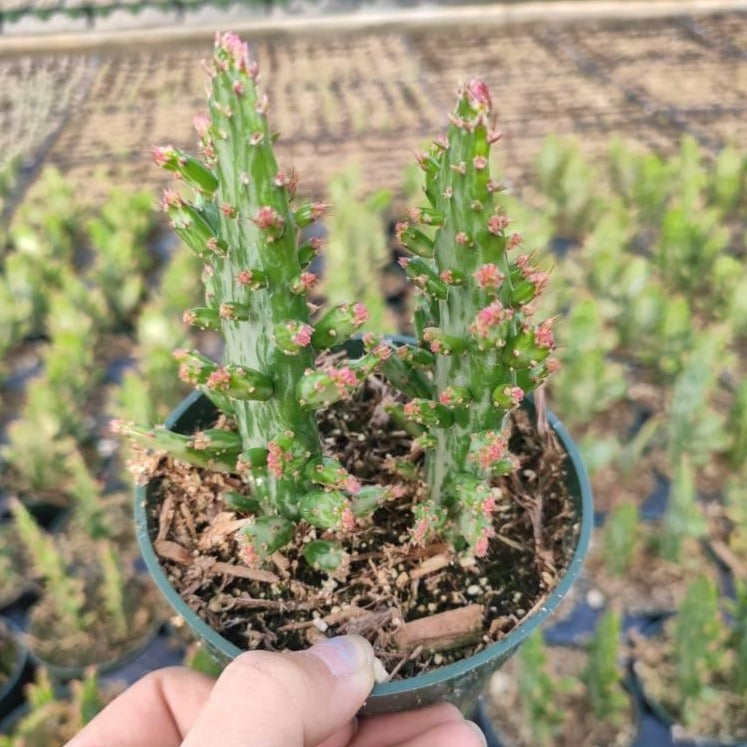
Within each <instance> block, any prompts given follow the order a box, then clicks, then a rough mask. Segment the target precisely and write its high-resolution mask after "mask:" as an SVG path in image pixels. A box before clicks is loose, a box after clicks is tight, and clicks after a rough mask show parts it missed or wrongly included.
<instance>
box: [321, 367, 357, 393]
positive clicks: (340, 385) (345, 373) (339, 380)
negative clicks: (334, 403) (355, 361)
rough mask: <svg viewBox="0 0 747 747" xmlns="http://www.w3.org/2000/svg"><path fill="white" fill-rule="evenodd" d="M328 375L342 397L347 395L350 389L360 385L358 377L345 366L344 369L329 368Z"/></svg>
mask: <svg viewBox="0 0 747 747" xmlns="http://www.w3.org/2000/svg"><path fill="white" fill-rule="evenodd" d="M326 373H327V374H328V375H329V378H330V379H332V381H333V382H334V383H335V385H336V386H337V389H338V391H339V393H340V394H341V395H344V394H346V393H347V390H348V389H350V388H352V387H355V386H357V385H358V377H357V376H356V375H355V372H354V371H353V370H352V369H351V368H350V367H348V366H343V367H342V368H327V369H326Z"/></svg>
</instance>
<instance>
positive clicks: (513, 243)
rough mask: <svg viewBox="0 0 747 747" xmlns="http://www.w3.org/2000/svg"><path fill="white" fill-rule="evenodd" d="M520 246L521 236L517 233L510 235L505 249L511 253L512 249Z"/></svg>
mask: <svg viewBox="0 0 747 747" xmlns="http://www.w3.org/2000/svg"><path fill="white" fill-rule="evenodd" d="M519 244H521V234H519V233H512V234H511V237H510V238H509V240H508V244H507V245H506V249H507V250H508V251H511V250H512V249H515V248H516V247H517V246H519Z"/></svg>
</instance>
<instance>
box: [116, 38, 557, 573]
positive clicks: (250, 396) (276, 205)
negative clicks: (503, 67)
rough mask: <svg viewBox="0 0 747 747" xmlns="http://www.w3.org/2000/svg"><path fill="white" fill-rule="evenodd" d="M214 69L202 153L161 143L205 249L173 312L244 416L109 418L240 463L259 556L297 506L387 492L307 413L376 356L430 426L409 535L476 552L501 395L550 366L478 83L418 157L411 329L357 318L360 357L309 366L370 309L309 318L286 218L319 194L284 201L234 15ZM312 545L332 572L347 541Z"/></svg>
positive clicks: (189, 229)
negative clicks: (201, 337)
mask: <svg viewBox="0 0 747 747" xmlns="http://www.w3.org/2000/svg"><path fill="white" fill-rule="evenodd" d="M210 77H211V84H212V88H211V93H210V95H209V104H210V113H209V116H207V115H199V116H198V117H197V118H196V119H195V127H196V130H197V132H198V135H199V138H200V151H201V157H200V158H195V157H193V156H190V155H187V154H186V153H183V152H181V151H179V150H178V149H176V148H173V147H171V146H167V147H163V148H156V149H155V150H154V155H155V160H156V162H157V163H159V164H160V165H161V166H163V167H164V168H166V169H168V170H170V171H172V172H174V174H175V175H176V176H177V177H179V178H180V180H181V181H182V182H183V183H184V184H185V185H186V186H188V187H190V188H192V190H193V192H194V196H193V197H192V199H191V200H190V199H187V198H186V197H185V196H184V195H183V194H181V193H179V192H176V191H174V190H167V191H166V193H165V195H164V200H163V209H164V210H165V212H166V213H167V215H168V216H169V219H170V221H171V224H172V226H173V228H174V230H175V231H176V233H177V234H178V235H179V236H180V237H181V238H182V240H183V241H184V243H185V244H186V245H187V246H188V247H189V248H190V249H191V250H192V251H193V252H194V253H195V254H197V255H198V256H199V257H200V258H201V259H202V260H203V262H204V272H203V281H204V284H205V290H206V293H205V306H204V307H200V308H196V309H190V310H188V311H187V312H185V315H184V318H185V321H186V322H187V323H189V324H194V325H196V326H197V327H200V328H205V329H214V330H218V331H219V332H221V334H222V335H223V337H224V339H225V362H224V363H223V364H222V365H221V364H218V363H217V362H215V361H212V360H210V359H209V358H207V357H206V356H204V355H202V354H201V353H199V352H197V351H184V350H179V351H177V352H176V355H177V357H178V359H179V361H180V363H181V369H180V375H181V378H182V379H183V380H185V381H187V382H189V383H190V384H193V385H194V386H196V387H198V388H199V389H201V390H202V391H203V392H204V393H205V394H206V395H207V396H208V397H210V398H211V399H212V400H213V402H214V403H215V404H216V405H217V406H218V407H219V408H220V409H221V410H223V411H224V412H226V413H227V414H229V415H231V416H232V417H233V418H234V419H235V420H236V422H237V424H238V430H239V433H238V436H236V435H232V434H230V433H227V432H221V431H220V430H217V429H210V430H206V431H201V432H199V433H197V434H194V435H192V436H181V435H178V434H175V433H170V432H167V431H165V430H163V429H160V430H159V429H156V430H147V429H143V428H140V427H138V426H135V425H133V424H119V427H120V429H121V430H122V431H124V432H127V433H129V434H130V435H132V436H134V437H135V438H137V439H139V440H141V441H143V442H145V443H147V444H150V445H152V446H154V447H155V448H161V449H165V450H166V451H169V452H170V453H172V454H174V455H175V456H177V457H179V458H182V459H185V460H187V461H190V462H192V463H194V464H197V465H198V466H202V467H213V468H216V469H222V470H228V471H236V472H238V473H239V474H241V475H242V476H243V478H244V479H245V481H246V482H247V483H248V485H249V488H250V491H251V494H252V499H251V501H250V504H251V506H253V507H259V510H258V511H256V512H255V514H256V515H255V519H254V521H253V522H252V523H251V524H250V525H249V526H248V527H247V528H246V529H245V530H244V534H243V537H242V540H243V541H242V547H243V551H244V559H245V560H246V561H247V562H249V563H255V562H260V561H261V560H263V559H264V558H266V557H267V556H268V555H270V554H272V553H273V552H275V551H276V550H278V549H280V548H281V547H283V546H284V545H285V544H287V543H288V542H289V541H290V540H291V539H292V537H293V534H294V527H295V525H296V524H297V523H298V522H302V521H305V522H308V523H309V524H312V525H314V526H316V527H318V528H319V529H321V530H328V529H342V530H349V529H351V528H353V526H354V525H355V522H356V520H357V519H358V518H360V517H362V516H365V515H367V514H371V513H372V512H373V511H374V510H375V508H376V507H377V506H378V505H379V504H380V503H381V502H382V501H383V500H384V499H385V498H387V497H388V495H387V491H386V490H384V489H383V488H380V487H377V486H366V487H365V488H363V493H364V495H362V494H361V486H360V485H359V484H358V482H357V480H356V479H355V478H354V477H353V476H352V475H350V474H348V473H347V472H346V471H345V469H344V468H343V467H342V465H341V464H339V463H338V462H336V461H335V460H333V459H330V458H328V457H325V456H324V455H323V454H322V447H321V440H320V436H319V431H318V427H317V415H316V411H317V410H318V409H320V408H324V407H328V406H330V405H332V404H334V403H335V402H337V401H338V400H340V399H343V398H345V397H348V396H350V395H351V394H352V393H353V392H355V391H356V390H357V389H358V388H359V387H360V386H361V384H362V383H363V382H364V381H365V379H366V378H367V377H368V376H369V375H370V374H371V373H372V372H373V371H374V370H376V369H381V370H382V371H383V373H384V374H385V375H386V376H387V377H388V378H389V379H390V381H391V382H392V384H393V385H394V386H395V387H397V388H399V389H400V390H401V391H402V392H403V393H404V394H405V395H407V396H408V397H410V398H411V399H410V401H409V402H407V403H406V404H405V405H404V408H402V410H403V414H404V416H405V417H407V418H410V419H412V420H413V421H415V422H416V423H418V424H419V425H420V427H422V428H423V429H424V433H423V435H422V436H421V437H420V438H419V439H418V440H417V443H418V444H419V445H421V446H423V447H424V448H425V449H426V473H427V481H428V485H429V488H430V492H429V498H428V500H426V501H425V502H421V503H419V504H418V505H416V506H415V508H414V515H415V522H414V526H413V530H412V540H413V542H414V543H422V542H424V541H425V540H426V538H427V537H428V536H430V535H432V534H434V533H443V534H445V535H446V536H447V537H449V538H450V539H452V541H453V542H454V544H455V545H456V546H457V547H465V546H469V547H470V548H471V550H472V551H473V552H474V553H475V554H476V555H484V554H485V553H486V551H487V548H488V542H489V539H490V536H491V534H492V522H493V510H494V507H495V502H496V491H495V489H494V488H493V487H492V484H491V482H492V481H493V480H494V478H495V477H496V476H500V475H502V474H506V473H507V472H509V471H511V470H512V469H514V468H515V467H516V463H517V461H516V458H515V457H513V456H512V455H511V454H510V453H509V452H508V438H507V435H506V426H507V419H508V413H509V411H510V410H511V409H512V408H513V407H515V406H517V405H518V404H519V403H520V402H521V400H522V398H523V397H524V396H525V395H526V393H527V392H529V391H530V390H532V389H534V388H535V387H536V386H537V385H538V384H539V383H541V382H542V381H543V380H544V379H545V378H546V376H547V375H548V373H550V372H551V371H552V370H553V369H554V368H555V366H556V363H555V362H554V360H553V359H552V358H550V357H549V355H550V352H551V350H552V349H553V347H554V342H553V337H552V332H551V329H550V322H547V321H546V322H541V323H539V324H534V323H532V321H531V318H532V314H533V311H534V309H533V303H534V301H535V299H536V297H537V296H538V295H539V293H540V292H541V291H542V288H543V286H544V284H545V281H546V276H545V274H544V273H542V272H540V271H539V270H537V269H536V268H534V267H532V266H531V264H530V260H529V258H528V257H526V256H525V255H521V254H518V251H517V249H518V245H519V243H520V239H519V237H518V235H517V234H513V233H511V232H510V231H509V221H508V219H507V218H506V216H505V215H504V214H503V213H502V212H501V210H500V209H499V208H498V207H497V202H496V193H497V192H498V191H499V189H500V187H499V185H497V184H496V182H494V181H493V180H492V179H491V178H490V176H489V168H488V156H489V152H490V146H491V144H492V143H493V142H494V141H495V140H496V139H497V138H498V135H496V133H495V132H494V130H493V129H492V128H491V122H490V95H489V93H488V89H487V87H486V86H485V84H484V83H482V82H479V81H472V82H470V83H469V84H468V85H467V86H466V87H465V88H464V90H463V91H462V93H461V95H460V98H459V104H458V107H457V110H456V113H455V114H454V115H453V116H452V117H451V122H452V124H451V127H450V129H449V132H448V135H447V136H445V137H440V138H438V139H437V140H435V141H434V145H433V147H432V148H431V149H430V151H429V152H428V153H427V154H424V155H422V156H420V157H419V161H420V164H421V166H422V167H423V169H424V170H425V172H426V186H425V194H426V197H427V199H428V203H429V204H428V206H424V207H421V208H418V209H415V210H413V211H412V213H411V221H410V222H408V223H402V224H400V225H399V227H398V235H399V238H400V240H401V242H402V244H403V246H404V247H405V248H407V249H409V250H411V251H412V253H413V254H415V255H416V256H415V257H413V258H411V259H409V260H405V261H404V262H403V264H404V265H405V270H406V271H407V274H408V276H409V277H410V279H411V280H412V281H413V283H414V284H415V285H416V286H417V287H418V288H419V289H420V292H421V294H422V300H421V304H420V308H419V309H418V311H417V313H416V328H417V333H418V338H419V345H406V346H404V347H401V348H398V349H396V350H394V349H393V348H392V347H390V346H389V345H388V344H387V343H386V342H384V341H382V340H381V339H380V338H378V337H375V336H373V335H371V334H369V335H367V336H366V337H365V343H366V350H367V352H366V354H365V355H364V356H363V357H362V358H359V359H356V360H351V361H346V362H343V363H336V364H335V365H326V366H324V367H322V368H315V359H316V357H317V354H318V353H319V352H320V351H323V350H326V349H329V348H331V347H334V346H338V345H340V344H341V343H343V342H345V341H346V340H347V339H349V338H350V337H351V336H352V335H354V334H355V333H356V331H357V330H358V329H359V328H360V327H361V326H362V325H363V324H364V323H365V321H366V318H367V313H366V309H365V308H364V307H363V306H362V305H361V304H359V303H344V304H339V305H337V306H335V307H334V308H332V309H330V310H329V311H327V312H326V313H325V314H322V315H321V316H320V318H319V319H318V321H316V322H315V323H314V324H312V323H311V320H310V315H309V309H308V306H307V302H306V292H307V291H308V289H309V288H311V287H312V286H313V284H314V282H315V277H314V276H313V275H312V274H311V273H310V272H308V270H307V266H308V264H309V263H310V261H311V259H312V258H313V257H314V256H315V254H316V253H317V252H318V250H319V245H318V242H316V241H314V240H312V241H309V242H306V243H303V244H299V229H300V228H303V227H304V226H306V225H308V224H309V223H311V222H313V221H315V220H318V219H319V218H320V217H322V215H323V214H324V211H325V209H326V206H325V205H323V204H320V203H310V204H304V205H301V206H299V207H296V208H294V207H292V201H293V197H294V192H295V188H296V181H297V180H296V177H295V176H294V175H293V174H291V173H286V172H283V171H281V170H279V168H278V165H277V162H276V160H275V155H274V152H273V142H274V137H273V135H272V132H271V131H270V129H269V126H268V120H267V112H268V102H267V98H266V97H265V96H264V95H263V94H261V93H260V91H259V89H258V87H257V81H258V70H257V66H256V64H255V63H254V62H252V61H250V59H249V54H248V49H247V46H246V44H245V43H243V42H242V41H241V40H240V39H239V38H238V37H237V36H236V35H235V34H231V33H228V34H223V35H218V36H217V37H216V44H215V52H214V57H213V61H212V65H211V66H210ZM418 224H421V227H418ZM512 253H516V254H517V256H516V257H515V258H514V257H513V256H512ZM390 492H393V493H397V492H398V491H396V490H395V491H390ZM240 497H241V496H239V498H240ZM230 502H231V505H236V496H235V495H232V496H231V497H230ZM305 555H306V558H307V560H308V561H309V562H310V563H311V564H312V565H314V566H316V567H318V568H320V569H322V570H325V571H331V570H333V569H334V568H335V567H336V565H337V564H338V563H339V562H340V560H341V558H342V557H343V555H342V552H341V549H340V548H339V547H337V546H336V545H334V544H333V543H330V542H326V541H324V540H314V541H313V542H311V543H309V544H307V546H306V552H305Z"/></svg>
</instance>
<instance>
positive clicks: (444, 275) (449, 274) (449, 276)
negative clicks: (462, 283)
mask: <svg viewBox="0 0 747 747" xmlns="http://www.w3.org/2000/svg"><path fill="white" fill-rule="evenodd" d="M438 276H439V277H440V278H441V280H443V281H444V283H446V284H447V285H454V273H453V271H452V270H441V272H440V273H439V275H438Z"/></svg>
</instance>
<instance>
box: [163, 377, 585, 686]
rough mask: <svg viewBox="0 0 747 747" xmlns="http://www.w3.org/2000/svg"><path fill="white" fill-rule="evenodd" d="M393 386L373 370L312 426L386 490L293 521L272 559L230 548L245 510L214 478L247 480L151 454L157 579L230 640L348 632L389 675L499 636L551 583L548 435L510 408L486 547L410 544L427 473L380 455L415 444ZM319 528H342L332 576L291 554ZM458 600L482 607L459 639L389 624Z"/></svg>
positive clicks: (557, 465)
mask: <svg viewBox="0 0 747 747" xmlns="http://www.w3.org/2000/svg"><path fill="white" fill-rule="evenodd" d="M392 396H393V393H391V392H390V391H389V390H388V388H387V387H386V385H385V384H384V383H383V382H382V381H380V380H378V379H376V378H374V379H371V380H370V383H368V384H367V385H366V387H365V388H364V390H363V391H362V392H361V393H359V395H358V396H357V397H356V398H354V399H353V400H349V401H347V402H344V403H340V404H338V405H337V406H335V407H333V408H331V409H330V410H328V411H326V412H325V413H323V414H322V420H320V428H321V431H322V433H323V440H324V446H325V450H326V451H327V452H328V454H329V455H334V456H335V457H336V458H338V459H339V460H340V461H341V462H342V463H343V464H344V465H345V467H346V468H347V469H348V471H350V472H351V473H352V474H354V475H355V476H356V477H357V478H358V479H359V480H360V481H361V482H362V483H363V484H366V483H372V482H373V481H374V480H376V481H377V482H378V483H379V484H385V485H386V484H388V485H391V486H393V487H396V488H397V490H394V491H393V493H394V494H395V495H397V497H396V498H393V499H391V500H389V501H388V502H387V503H385V504H384V505H383V506H381V507H380V508H379V509H377V511H376V512H375V513H374V515H373V517H372V520H370V521H368V522H367V523H362V524H360V525H359V526H357V527H356V528H355V529H354V530H353V531H352V532H349V533H346V534H344V535H341V534H336V533H334V532H326V533H321V532H319V531H318V530H316V529H314V528H312V527H309V526H308V525H306V524H301V525H299V528H298V530H297V532H296V536H295V538H294V540H293V541H292V543H291V544H290V545H289V546H287V547H286V548H284V549H283V552H282V553H276V554H275V555H274V556H273V557H272V561H273V562H272V567H271V568H264V569H251V568H248V567H247V566H246V565H244V564H242V563H241V562H240V561H237V559H238V558H240V557H241V555H240V551H239V545H238V542H237V538H236V535H237V532H239V531H240V529H241V527H242V526H244V525H245V524H246V523H247V522H248V521H250V518H248V517H242V516H239V515H237V514H236V513H234V512H233V511H231V510H228V509H227V507H226V505H225V504H224V503H223V500H222V498H221V492H222V491H224V490H226V489H232V490H237V489H238V490H242V489H245V486H243V485H242V484H241V482H240V481H239V479H238V478H236V477H233V476H227V475H225V474H220V473H211V472H205V471H202V470H199V469H197V468H193V467H190V466H187V465H184V464H181V463H174V462H172V461H171V460H170V459H168V458H166V457H161V458H157V459H156V460H155V461H154V462H153V464H152V469H151V473H150V474H151V477H152V478H153V479H154V480H155V483H156V484H157V485H158V504H159V505H158V506H157V507H156V508H155V510H154V514H153V515H154V518H155V519H156V524H157V527H158V529H157V535H156V537H155V538H154V546H155V548H156V551H157V552H158V553H159V554H160V555H161V558H162V561H163V565H164V567H165V569H166V572H167V574H168V576H169V579H170V581H171V583H172V584H173V585H174V587H176V588H177V589H178V590H179V592H180V594H181V596H182V598H183V599H184V600H185V601H186V602H187V603H188V604H189V605H190V607H191V608H192V609H194V610H195V611H196V612H197V613H198V614H199V615H200V616H201V617H202V618H203V619H205V620H206V621H207V622H208V623H209V624H210V625H211V627H213V628H214V629H215V630H217V631H219V632H220V633H221V634H222V635H224V636H225V637H226V638H228V639H229V640H231V641H233V642H234V643H235V644H237V645H238V646H240V647H241V648H265V649H269V650H275V649H299V648H304V647H306V646H308V645H309V643H310V642H313V641H315V640H316V639H318V638H319V637H322V636H332V635H337V634H342V633H358V634H361V635H364V636H366V637H367V638H368V639H369V640H370V641H371V642H372V644H373V645H374V648H375V650H376V651H377V654H378V656H379V658H380V659H381V661H382V662H383V663H384V665H385V668H386V669H387V670H388V672H389V675H390V676H391V677H395V676H412V675H413V674H416V673H418V672H420V671H423V670H426V669H428V668H429V667H431V666H439V665H441V664H444V663H447V662H448V661H450V660H453V659H456V658H463V657H464V656H465V655H469V654H471V653H474V652H475V651H478V650H480V649H481V648H483V647H485V646H486V645H487V644H489V643H491V642H493V641H496V640H499V639H500V638H501V637H503V636H504V635H506V634H507V633H508V632H509V631H510V630H511V629H512V628H514V627H515V626H516V624H517V623H519V622H520V621H521V620H522V618H524V617H525V616H526V615H527V614H529V613H530V612H532V611H533V610H534V609H536V608H537V607H539V606H541V605H542V603H543V601H544V599H545V598H546V596H547V593H548V591H549V590H551V589H552V588H554V586H555V585H556V584H557V581H558V578H559V576H560V575H561V574H562V573H563V571H564V569H565V568H566V567H567V565H568V562H569V560H570V557H571V555H572V552H573V550H574V548H575V540H576V537H577V533H578V523H577V518H576V515H575V512H574V508H573V504H572V501H571V498H570V496H569V494H568V491H567V488H566V485H565V473H564V459H563V455H562V452H561V451H560V450H559V447H558V446H557V444H556V442H555V441H554V438H550V437H540V436H539V434H538V431H537V430H536V429H535V428H534V427H533V426H532V425H531V423H530V421H529V417H528V416H527V415H526V413H524V412H523V411H522V412H519V413H518V414H517V415H516V417H515V418H514V422H513V435H512V438H511V448H512V451H513V453H515V454H517V455H520V458H521V460H522V464H521V467H520V468H519V470H518V471H517V473H515V474H514V475H511V476H510V477H508V478H504V479H503V480H502V482H500V483H499V487H500V488H501V497H500V498H499V499H498V505H497V508H496V511H495V514H494V515H495V524H494V526H495V531H496V535H495V537H494V538H493V540H492V541H491V545H490V549H489V553H488V556H487V557H486V558H484V559H481V560H477V559H475V558H472V557H457V556H455V555H454V553H453V552H452V551H451V550H450V549H449V548H448V546H447V545H446V543H445V542H443V541H440V540H434V541H431V543H430V544H428V545H426V546H425V547H413V546H412V545H411V544H410V543H409V529H410V526H411V524H412V514H411V507H412V504H413V502H417V501H419V500H421V499H422V498H423V497H424V494H425V485H424V483H423V482H422V479H418V480H416V481H414V482H410V483H402V482H401V479H400V478H399V477H398V476H397V475H396V474H394V473H393V472H392V468H391V461H392V457H401V458H408V459H410V460H412V462H413V464H414V466H415V467H416V468H417V470H418V472H422V454H420V453H418V452H417V451H413V450H412V449H411V438H410V437H409V436H408V435H407V434H406V433H405V432H404V431H401V430H399V429H398V427H397V426H396V425H395V424H394V423H393V422H392V421H391V420H389V417H388V415H387V414H386V412H385V410H384V408H383V402H385V401H387V400H388V399H389V398H391V397H392ZM317 537H323V538H325V539H336V540H338V541H341V542H342V543H343V546H344V547H345V549H346V551H347V553H348V561H347V563H346V564H345V565H344V567H343V568H342V569H341V570H340V571H338V572H337V573H336V574H335V577H334V578H332V577H325V576H324V575H322V574H319V573H316V572H315V571H312V570H311V569H310V567H309V566H308V565H307V564H306V563H305V562H304V561H303V559H302V558H301V553H302V551H303V547H304V545H305V544H306V543H307V542H308V541H310V540H311V539H314V538H317ZM465 607H469V608H470V609H471V610H473V611H474V610H475V609H476V608H480V612H479V618H480V619H481V621H482V629H481V630H480V629H479V620H478V629H477V630H476V631H474V632H476V635H475V636H474V637H473V639H472V640H473V641H475V642H473V643H472V644H471V645H470V646H468V647H467V648H461V649H452V650H446V651H439V652H436V653H434V652H432V651H431V650H430V649H429V648H428V647H426V646H422V645H417V643H412V641H411V640H409V639H408V641H407V642H403V638H402V635H401V633H400V635H399V636H398V632H400V631H401V630H402V629H403V626H404V625H405V623H407V622H408V621H412V620H416V619H420V618H427V617H429V616H431V615H436V614H439V613H443V612H448V611H450V610H460V609H462V608H465Z"/></svg>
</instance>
